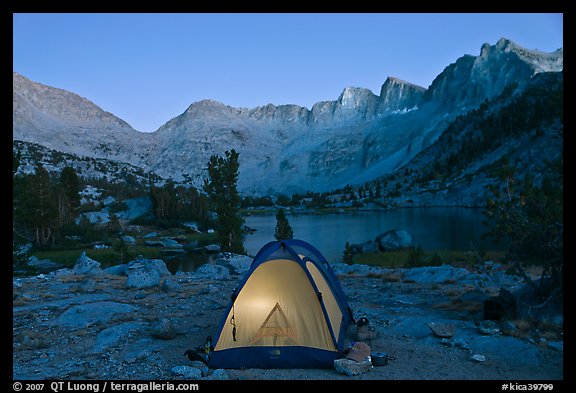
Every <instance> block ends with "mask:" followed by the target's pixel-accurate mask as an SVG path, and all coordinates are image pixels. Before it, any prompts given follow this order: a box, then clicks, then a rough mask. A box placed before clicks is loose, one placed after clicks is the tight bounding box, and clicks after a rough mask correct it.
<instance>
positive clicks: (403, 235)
mask: <svg viewBox="0 0 576 393" xmlns="http://www.w3.org/2000/svg"><path fill="white" fill-rule="evenodd" d="M375 242H376V244H377V246H378V249H379V250H380V251H396V250H399V249H402V248H408V247H412V235H410V233H408V232H407V231H404V230H396V229H393V230H391V231H387V232H384V233H382V234H380V235H378V236H377V237H376V240H375Z"/></svg>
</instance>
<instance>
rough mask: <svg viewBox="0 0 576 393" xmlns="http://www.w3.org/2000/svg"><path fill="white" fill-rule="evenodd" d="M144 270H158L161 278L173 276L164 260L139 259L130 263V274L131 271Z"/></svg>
mask: <svg viewBox="0 0 576 393" xmlns="http://www.w3.org/2000/svg"><path fill="white" fill-rule="evenodd" d="M141 268H144V269H146V270H156V271H157V272H158V274H160V276H161V277H167V276H171V275H172V273H170V270H168V268H167V267H166V263H165V262H164V261H163V260H162V259H145V258H138V259H134V260H132V261H130V262H128V272H130V269H133V270H137V269H141Z"/></svg>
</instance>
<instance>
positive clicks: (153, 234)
mask: <svg viewBox="0 0 576 393" xmlns="http://www.w3.org/2000/svg"><path fill="white" fill-rule="evenodd" d="M157 236H158V232H150V233H148V234H146V235H144V236H143V237H144V238H151V237H157Z"/></svg>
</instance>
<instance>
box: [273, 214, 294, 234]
mask: <svg viewBox="0 0 576 393" xmlns="http://www.w3.org/2000/svg"><path fill="white" fill-rule="evenodd" d="M274 238H275V239H276V240H278V241H280V240H287V239H293V238H294V232H293V231H292V227H291V226H290V223H289V222H288V219H287V218H286V214H284V209H278V212H277V213H276V230H275V231H274Z"/></svg>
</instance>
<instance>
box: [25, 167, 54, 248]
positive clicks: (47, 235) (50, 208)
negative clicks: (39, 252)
mask: <svg viewBox="0 0 576 393" xmlns="http://www.w3.org/2000/svg"><path fill="white" fill-rule="evenodd" d="M54 195H55V193H54V187H53V184H52V182H51V180H50V175H49V174H48V171H47V170H46V169H45V168H44V167H43V166H42V165H41V164H38V165H37V166H36V172H35V173H34V174H33V175H31V176H27V178H26V180H25V182H24V184H23V189H22V200H21V210H20V212H19V213H20V214H19V215H20V217H22V219H23V221H24V223H25V225H26V226H27V227H28V228H30V229H31V230H32V232H33V234H34V241H35V243H36V244H37V245H38V246H46V245H48V244H49V243H50V242H53V241H54V230H55V228H56V226H57V223H58V207H57V203H56V198H55V197H54Z"/></svg>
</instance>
